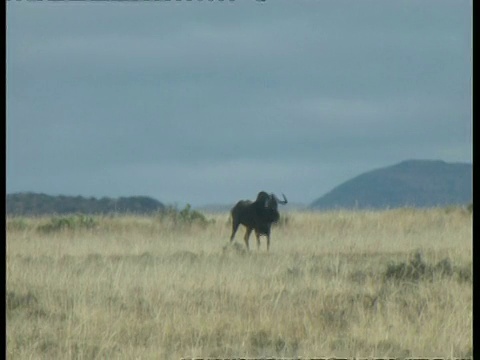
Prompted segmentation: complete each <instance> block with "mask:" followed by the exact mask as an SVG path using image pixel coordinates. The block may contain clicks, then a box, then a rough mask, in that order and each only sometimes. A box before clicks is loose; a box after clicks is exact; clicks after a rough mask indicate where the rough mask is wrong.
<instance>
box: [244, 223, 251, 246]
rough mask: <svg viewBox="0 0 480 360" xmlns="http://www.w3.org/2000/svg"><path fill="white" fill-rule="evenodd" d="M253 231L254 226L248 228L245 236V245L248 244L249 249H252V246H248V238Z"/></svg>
mask: <svg viewBox="0 0 480 360" xmlns="http://www.w3.org/2000/svg"><path fill="white" fill-rule="evenodd" d="M251 232H252V228H247V232H246V233H245V237H244V238H243V239H244V240H245V245H247V249H248V250H250V247H249V246H248V238H249V237H250V233H251Z"/></svg>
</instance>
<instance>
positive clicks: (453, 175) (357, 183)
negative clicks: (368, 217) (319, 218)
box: [310, 160, 473, 210]
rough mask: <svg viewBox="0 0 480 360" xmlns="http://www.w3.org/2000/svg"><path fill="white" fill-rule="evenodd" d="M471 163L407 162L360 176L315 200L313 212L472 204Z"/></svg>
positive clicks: (312, 206)
mask: <svg viewBox="0 0 480 360" xmlns="http://www.w3.org/2000/svg"><path fill="white" fill-rule="evenodd" d="M472 176H473V169H472V165H471V164H465V163H446V162H444V161H437V160H408V161H404V162H401V163H399V164H396V165H393V166H389V167H385V168H381V169H377V170H373V171H370V172H366V173H364V174H361V175H359V176H357V177H355V178H353V179H351V180H349V181H347V182H345V183H343V184H341V185H339V186H337V187H336V188H334V189H333V190H332V191H330V192H329V193H327V194H325V195H324V196H322V197H321V198H319V199H317V200H315V201H314V202H313V203H312V204H311V206H310V207H311V208H312V209H318V210H319V209H335V208H359V209H368V208H373V209H381V208H395V207H402V206H414V207H434V206H445V205H459V204H467V203H470V202H472V184H473V179H472Z"/></svg>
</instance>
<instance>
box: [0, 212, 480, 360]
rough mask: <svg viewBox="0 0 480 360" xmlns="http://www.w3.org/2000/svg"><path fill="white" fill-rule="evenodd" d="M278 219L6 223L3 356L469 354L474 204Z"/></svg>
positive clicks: (218, 217) (25, 220)
mask: <svg viewBox="0 0 480 360" xmlns="http://www.w3.org/2000/svg"><path fill="white" fill-rule="evenodd" d="M282 216H283V220H284V221H282V222H281V223H280V224H279V225H277V226H275V227H273V228H272V241H271V247H270V252H269V253H267V252H266V241H265V239H264V238H262V243H261V248H260V249H257V246H256V242H255V236H254V235H253V234H252V236H251V239H250V247H251V251H250V252H249V253H247V252H246V251H245V245H244V243H243V234H244V228H243V227H241V228H240V229H239V231H238V232H237V235H236V240H235V242H234V243H233V244H229V241H228V239H229V236H230V224H229V223H228V215H227V214H223V215H211V216H209V215H207V216H206V217H207V219H209V220H211V221H210V223H208V224H206V225H204V226H201V225H196V224H195V223H193V225H188V224H179V223H176V222H175V221H170V220H169V219H165V218H163V217H159V216H152V217H134V216H123V217H114V216H113V217H93V218H90V219H87V220H85V219H84V221H83V220H82V221H83V222H79V223H78V224H80V225H76V226H70V227H68V226H67V227H63V228H61V227H55V226H54V225H55V223H54V219H52V218H51V217H50V218H8V219H7V253H6V262H7V356H8V359H95V358H107V359H180V358H182V357H187V358H191V357H204V358H205V357H219V358H232V357H247V358H257V357H274V358H291V357H303V358H308V357H353V356H355V357H386V356H388V357H400V358H407V357H432V356H436V357H447V358H452V357H472V347H473V339H472V307H473V300H472V214H471V212H469V211H467V210H465V209H462V208H439V209H429V210H415V209H396V210H388V211H336V212H335V211H333V212H324V213H288V214H286V215H285V214H282ZM57 220H58V219H57ZM89 221H90V222H89Z"/></svg>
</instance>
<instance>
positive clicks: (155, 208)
mask: <svg viewBox="0 0 480 360" xmlns="http://www.w3.org/2000/svg"><path fill="white" fill-rule="evenodd" d="M165 209H166V207H165V205H164V204H163V203H161V202H160V201H158V200H155V199H153V198H151V197H148V196H129V197H119V198H109V197H102V198H100V199H97V198H95V197H83V196H66V195H56V196H52V195H47V194H38V193H30V192H29V193H15V194H7V201H6V214H7V215H9V216H40V215H51V214H57V215H65V214H76V213H81V214H87V215H104V214H112V213H115V214H141V215H146V214H153V213H155V212H159V211H164V210H165Z"/></svg>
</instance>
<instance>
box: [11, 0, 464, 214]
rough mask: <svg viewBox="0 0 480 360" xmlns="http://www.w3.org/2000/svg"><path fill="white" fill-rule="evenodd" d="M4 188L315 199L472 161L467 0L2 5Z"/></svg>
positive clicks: (210, 199) (192, 199) (176, 197)
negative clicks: (439, 163) (346, 186)
mask: <svg viewBox="0 0 480 360" xmlns="http://www.w3.org/2000/svg"><path fill="white" fill-rule="evenodd" d="M6 9H7V44H6V45H7V70H6V73H7V92H6V93H7V100H6V104H7V109H6V115H7V139H6V140H7V155H6V158H7V192H8V193H13V192H21V191H33V192H43V193H47V194H51V195H59V194H63V195H83V196H95V197H102V196H109V197H118V196H131V195H146V196H151V197H154V198H156V199H158V200H160V201H162V202H165V203H170V204H171V203H177V204H184V203H191V204H192V205H194V206H198V205H203V204H214V203H234V202H235V201H237V200H239V199H244V198H245V199H246V198H250V199H254V198H255V197H256V194H257V193H258V192H259V191H260V190H266V191H268V192H275V193H277V194H278V195H280V194H281V193H282V192H283V193H285V195H286V196H287V198H288V199H289V201H291V202H301V203H307V204H308V203H311V202H312V201H313V200H315V199H317V198H318V197H320V196H322V195H324V194H325V193H326V192H328V191H330V190H332V189H333V188H334V187H335V186H337V185H339V184H341V183H342V182H344V181H346V180H349V179H350V178H352V177H354V176H357V175H359V174H360V173H362V172H365V171H369V170H373V169H376V168H379V167H383V166H389V165H394V164H396V163H398V162H400V161H403V160H406V159H440V160H445V161H448V162H472V1H471V0H469V1H462V0H452V1H442V0H435V1H428V0H422V1H383V0H381V1H367V0H365V1H357V0H355V1H354V0H352V1H338V0H335V1H327V0H324V1H320V0H318V1H314V0H284V1H282V0H266V1H265V2H259V1H255V0H235V1H231V0H230V1H229V0H225V1H219V0H216V1H207V0H203V1H200V0H193V1H185V0H184V1H173V0H172V1H153V2H141V1H139V2H110V1H105V2H90V1H84V2H65V1H60V2H48V1H38V2H37V1H34V2H30V1H8V2H7V5H6Z"/></svg>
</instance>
